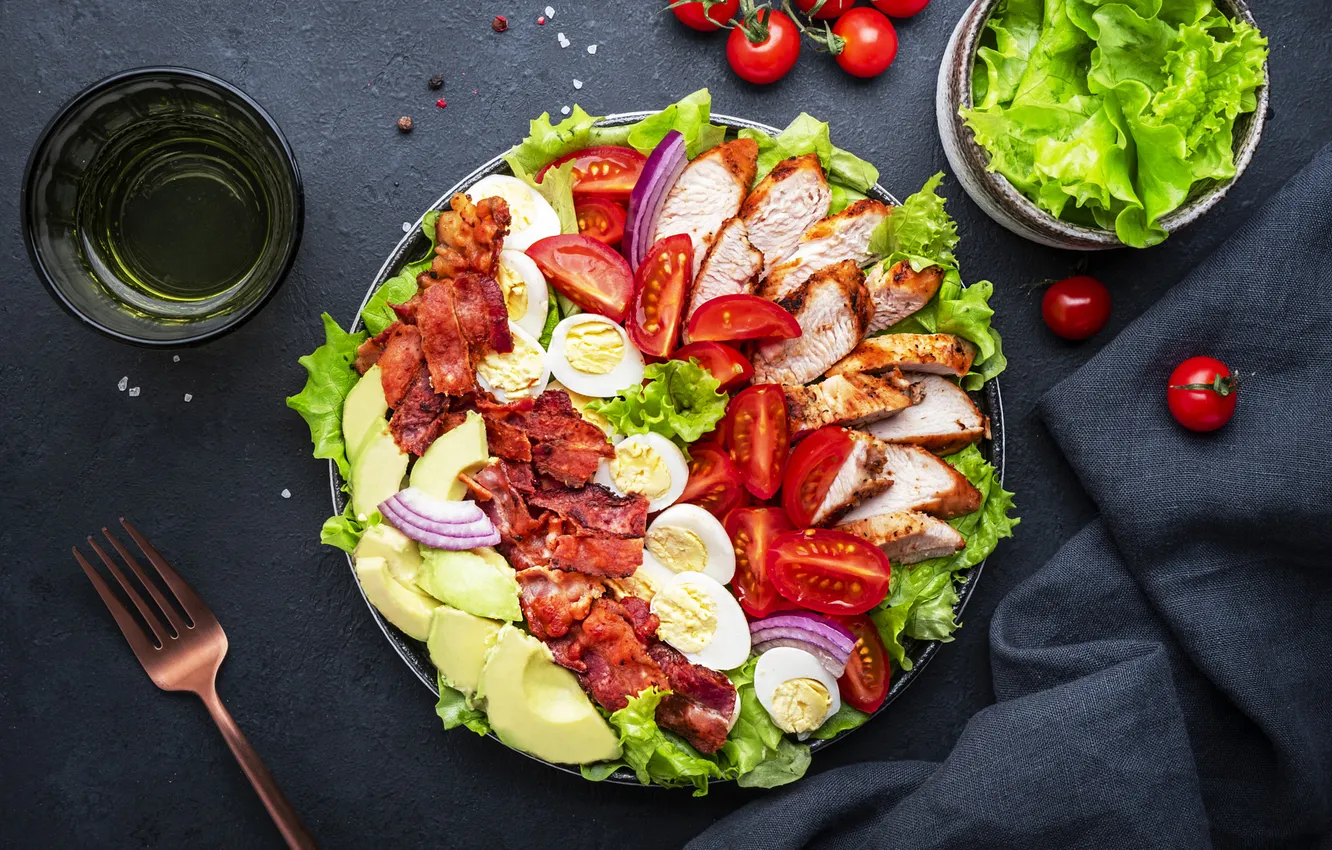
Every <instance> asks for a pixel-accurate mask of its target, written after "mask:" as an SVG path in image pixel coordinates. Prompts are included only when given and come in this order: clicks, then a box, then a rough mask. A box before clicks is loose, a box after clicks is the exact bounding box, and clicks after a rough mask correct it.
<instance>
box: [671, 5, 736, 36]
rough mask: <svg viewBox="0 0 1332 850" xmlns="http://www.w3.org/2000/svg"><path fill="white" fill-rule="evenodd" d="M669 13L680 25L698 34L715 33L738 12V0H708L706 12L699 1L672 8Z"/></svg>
mask: <svg viewBox="0 0 1332 850" xmlns="http://www.w3.org/2000/svg"><path fill="white" fill-rule="evenodd" d="M671 11H672V12H674V13H675V17H676V18H678V19H679V21H680V23H682V24H684V25H685V26H687V27H689V28H690V29H696V30H698V31H699V32H715V31H717V30H719V29H721V28H722V27H723V26H725V25H726V23H727V22H728V21H729V20H731V18H734V17H735V13H736V12H738V11H740V0H709V2H708V6H707V9H706V11H705V10H704V4H703V2H701V0H695V2H693V3H681V4H680V5H678V6H672V7H671Z"/></svg>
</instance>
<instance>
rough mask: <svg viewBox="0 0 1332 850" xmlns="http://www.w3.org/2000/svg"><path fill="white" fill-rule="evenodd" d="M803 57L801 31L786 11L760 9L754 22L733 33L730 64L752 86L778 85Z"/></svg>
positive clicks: (728, 52) (729, 44) (728, 55)
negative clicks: (797, 60) (801, 53)
mask: <svg viewBox="0 0 1332 850" xmlns="http://www.w3.org/2000/svg"><path fill="white" fill-rule="evenodd" d="M799 56H800V30H799V29H797V28H796V25H795V22H794V21H792V20H791V18H790V17H788V16H787V14H786V13H785V12H778V11H775V10H762V9H761V10H759V12H758V14H757V15H755V17H754V20H753V21H751V22H746V23H745V24H743V25H741V26H737V27H736V28H735V29H733V30H731V34H730V35H729V36H727V38H726V61H727V62H729V63H730V65H731V70H732V71H735V73H736V74H737V75H738V76H739V77H740V78H741V79H742V80H747V81H748V82H751V83H759V84H765V83H775V82H776V81H778V80H780V79H781V78H782V77H785V76H786V73H787V72H788V71H790V70H791V68H792V67H793V66H794V65H795V63H796V59H797V58H799Z"/></svg>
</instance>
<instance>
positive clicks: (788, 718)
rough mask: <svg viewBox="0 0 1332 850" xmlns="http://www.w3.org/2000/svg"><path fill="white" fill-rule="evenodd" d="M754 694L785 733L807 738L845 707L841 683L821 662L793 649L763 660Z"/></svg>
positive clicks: (776, 650) (772, 651)
mask: <svg viewBox="0 0 1332 850" xmlns="http://www.w3.org/2000/svg"><path fill="white" fill-rule="evenodd" d="M754 693H755V695H756V696H757V697H758V699H759V704H760V705H762V706H763V708H764V710H765V711H767V712H768V714H769V716H771V717H772V722H773V723H776V724H777V728H778V729H781V730H782V731H783V732H791V733H794V734H797V735H807V734H809V733H810V732H813V731H814V730H815V729H818V728H819V727H820V726H822V725H823V723H824V721H825V720H827V719H828V718H829V717H832V716H833V715H834V714H836V713H837V710H838V709H840V708H841V707H842V699H841V697H840V696H839V695H838V693H837V679H836V678H835V677H834V676H833V674H832V673H829V672H828V669H827V668H826V667H824V666H823V664H822V663H821V662H820V661H819V659H817V658H815V657H814V656H813V655H811V654H809V653H808V652H805V651H804V650H803V649H796V648H795V647H790V646H779V647H776V648H773V649H770V650H768V651H767V652H765V653H763V654H762V655H760V656H759V660H758V664H757V665H755V667H754Z"/></svg>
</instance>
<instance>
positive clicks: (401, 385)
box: [376, 322, 425, 409]
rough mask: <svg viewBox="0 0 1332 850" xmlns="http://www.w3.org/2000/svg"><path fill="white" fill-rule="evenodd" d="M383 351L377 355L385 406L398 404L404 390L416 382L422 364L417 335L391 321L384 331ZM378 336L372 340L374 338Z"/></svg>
mask: <svg viewBox="0 0 1332 850" xmlns="http://www.w3.org/2000/svg"><path fill="white" fill-rule="evenodd" d="M380 336H385V337H386V338H385V343H384V352H383V353H382V354H381V355H380V356H379V361H378V362H379V372H380V376H379V380H380V382H381V383H382V384H383V386H384V399H385V400H386V401H388V405H389V407H392V408H395V409H396V408H397V407H398V405H400V404H402V400H403V398H404V397H405V396H406V395H407V392H408V390H410V389H411V388H412V385H414V384H415V383H416V376H417V373H418V372H420V371H422V367H423V366H424V365H425V355H423V354H422V353H421V332H420V331H418V330H417V329H416V328H414V327H412V326H410V325H404V324H401V323H398V322H394V323H393V324H391V325H389V326H388V327H387V328H385V329H384V333H383V334H380ZM378 338H379V337H376V339H378Z"/></svg>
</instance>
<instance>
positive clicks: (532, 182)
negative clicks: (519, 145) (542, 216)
mask: <svg viewBox="0 0 1332 850" xmlns="http://www.w3.org/2000/svg"><path fill="white" fill-rule="evenodd" d="M573 167H574V164H573V163H572V162H566V163H565V164H564V165H561V166H560V167H559V168H552V169H550V170H549V171H547V172H546V173H545V174H544V175H543V176H542V178H541V182H540V183H538V182H536V178H535V177H534V176H533V175H532V174H531V173H529V172H527V171H525V170H523V168H522V166H521V165H514V164H512V163H511V164H510V168H512V169H513V173H514V176H516V177H517V178H518V179H519V180H522V181H523V182H525V183H526V184H527V185H529V186H531V187H532V188H533V189H536V190H537V194H539V195H541V197H543V198H545V199H546V201H547V203H549V204H550V205H551V207H552V208H553V209H554V210H555V214H556V215H558V216H559V217H560V232H561V233H577V232H578V213H577V212H576V211H575V210H574V196H573Z"/></svg>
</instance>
